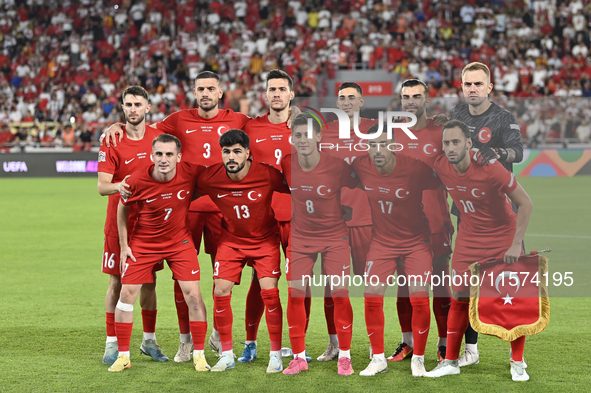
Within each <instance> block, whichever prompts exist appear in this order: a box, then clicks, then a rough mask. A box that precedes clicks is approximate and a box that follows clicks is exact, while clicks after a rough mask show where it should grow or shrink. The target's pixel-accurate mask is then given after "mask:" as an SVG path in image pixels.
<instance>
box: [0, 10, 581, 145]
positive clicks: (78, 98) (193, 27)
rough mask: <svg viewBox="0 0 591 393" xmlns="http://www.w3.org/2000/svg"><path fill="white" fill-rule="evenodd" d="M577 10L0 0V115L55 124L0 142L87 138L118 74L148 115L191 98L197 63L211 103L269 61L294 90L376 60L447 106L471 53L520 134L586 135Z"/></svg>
mask: <svg viewBox="0 0 591 393" xmlns="http://www.w3.org/2000/svg"><path fill="white" fill-rule="evenodd" d="M590 22H591V4H590V2H589V1H588V0H575V1H565V0H544V1H536V0H531V1H529V2H528V1H519V0H516V1H512V0H506V1H503V0H493V1H490V2H487V1H475V0H472V1H468V2H465V1H458V0H450V1H435V0H432V1H429V0H423V1H417V0H413V1H409V2H401V1H399V0H365V1H364V0H350V1H336V0H290V1H273V2H270V1H268V0H263V1H252V0H248V1H242V0H237V1H229V0H226V1H224V0H214V1H205V0H200V1H190V0H176V1H173V2H172V4H171V2H170V1H168V2H167V1H163V0H152V1H146V2H144V1H132V0H124V1H122V2H118V1H117V2H116V1H110V0H106V1H97V2H94V1H90V0H79V1H69V0H59V1H51V2H49V1H44V0H28V1H16V0H1V1H0V48H1V50H2V51H1V52H0V64H1V69H0V101H1V104H0V124H9V123H10V124H20V123H25V124H27V123H29V124H30V123H31V122H39V123H42V124H43V123H44V122H52V123H54V124H55V123H57V124H56V126H55V127H47V129H45V127H44V126H41V127H36V126H32V127H29V126H27V127H26V128H24V129H16V128H14V127H13V130H12V132H10V131H8V130H7V129H6V127H4V128H3V129H2V131H0V145H4V144H6V143H14V142H15V141H20V143H21V144H31V145H35V144H36V145H51V146H53V145H57V146H62V145H63V146H67V147H68V146H75V147H76V148H77V149H85V148H89V147H90V146H91V144H92V142H95V141H96V140H97V137H98V134H99V133H100V132H101V131H102V129H103V128H104V125H106V124H110V123H113V122H116V121H120V120H121V118H122V112H121V108H120V107H119V105H118V103H119V100H120V97H119V96H120V93H121V92H122V91H123V89H124V88H125V87H126V86H128V85H134V84H137V85H141V86H145V87H146V89H147V90H148V92H149V93H150V98H151V101H152V110H151V113H150V114H149V116H148V121H150V122H154V121H159V120H162V119H163V118H165V117H166V116H167V115H169V114H170V113H172V112H174V111H177V110H179V109H186V108H192V107H194V106H195V104H194V96H193V91H192V89H193V80H194V78H195V76H196V75H197V73H198V72H200V71H204V70H210V71H214V72H216V73H218V74H219V75H221V76H222V78H223V85H224V89H225V94H224V103H223V104H224V106H225V107H229V108H232V109H234V110H236V111H240V112H243V113H245V114H248V115H250V116H256V115H259V114H260V113H261V112H262V111H265V108H266V104H265V101H264V90H265V87H264V80H265V76H266V72H268V70H270V69H274V68H281V69H283V70H285V71H286V72H287V73H288V74H290V75H291V76H292V77H293V79H294V82H295V95H296V97H307V96H312V95H325V94H326V93H327V88H326V86H327V84H326V80H327V79H331V78H334V76H335V72H336V70H338V69H357V70H371V69H386V70H388V71H391V72H393V73H396V74H398V79H399V80H400V81H403V80H405V79H408V78H417V79H420V80H424V81H427V82H428V84H429V87H430V93H431V95H432V97H434V98H437V99H438V100H436V103H435V104H436V105H433V108H432V111H433V112H434V113H436V112H435V111H436V110H442V111H446V112H449V111H451V109H452V108H453V106H454V105H455V104H456V103H457V102H458V100H459V99H460V95H461V88H460V84H461V70H462V68H463V67H464V65H465V64H467V63H468V62H471V61H481V62H484V63H486V64H488V65H489V66H490V68H491V71H493V75H492V78H493V83H494V90H493V99H494V100H498V101H499V102H500V103H501V104H502V105H503V106H505V107H507V108H509V109H511V110H512V111H513V112H514V113H515V114H516V116H517V117H518V120H519V122H520V124H521V125H522V134H523V136H524V138H525V139H526V140H528V141H529V145H530V146H535V145H537V144H539V143H543V142H548V141H550V142H560V143H565V141H578V142H583V143H587V142H588V140H589V135H590V133H591V126H590V125H589V122H588V121H587V120H585V119H586V118H587V117H588V115H589V113H590V112H591V104H590V102H591V101H589V100H587V99H585V98H586V97H591V53H589V48H590V43H591V41H590V32H589V24H590ZM588 55H589V57H588ZM393 79H396V78H393ZM396 93H398V90H397V91H396ZM67 123H70V124H71V123H73V124H74V129H72V128H71V127H62V126H61V125H62V124H67Z"/></svg>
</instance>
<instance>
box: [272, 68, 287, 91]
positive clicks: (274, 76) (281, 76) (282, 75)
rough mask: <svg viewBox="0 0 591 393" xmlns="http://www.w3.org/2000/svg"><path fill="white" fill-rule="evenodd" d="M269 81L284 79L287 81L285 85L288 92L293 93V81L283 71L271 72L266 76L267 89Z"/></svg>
mask: <svg viewBox="0 0 591 393" xmlns="http://www.w3.org/2000/svg"><path fill="white" fill-rule="evenodd" d="M271 79H285V80H286V81H287V85H288V86H289V90H290V91H293V79H291V76H289V74H288V73H287V72H285V71H282V70H271V71H269V73H268V74H267V87H269V81H270V80H271Z"/></svg>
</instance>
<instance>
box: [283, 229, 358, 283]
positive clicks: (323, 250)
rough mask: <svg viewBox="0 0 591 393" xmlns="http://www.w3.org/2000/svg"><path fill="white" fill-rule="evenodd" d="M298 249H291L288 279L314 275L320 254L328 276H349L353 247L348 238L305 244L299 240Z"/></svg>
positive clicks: (287, 268)
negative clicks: (320, 243) (318, 243)
mask: <svg viewBox="0 0 591 393" xmlns="http://www.w3.org/2000/svg"><path fill="white" fill-rule="evenodd" d="M297 243H298V244H297V250H296V247H293V248H292V250H291V260H290V262H289V264H287V263H286V265H285V275H286V278H287V281H291V280H301V279H302V276H306V275H307V276H310V277H311V276H312V270H313V269H314V263H315V262H316V259H317V258H318V254H320V255H321V256H322V273H323V274H325V275H327V276H348V275H349V273H350V270H351V249H350V248H349V242H348V241H347V238H344V239H341V238H338V239H330V240H327V241H326V242H324V245H322V246H320V245H309V246H308V245H305V244H302V243H305V242H304V240H301V241H300V240H297Z"/></svg>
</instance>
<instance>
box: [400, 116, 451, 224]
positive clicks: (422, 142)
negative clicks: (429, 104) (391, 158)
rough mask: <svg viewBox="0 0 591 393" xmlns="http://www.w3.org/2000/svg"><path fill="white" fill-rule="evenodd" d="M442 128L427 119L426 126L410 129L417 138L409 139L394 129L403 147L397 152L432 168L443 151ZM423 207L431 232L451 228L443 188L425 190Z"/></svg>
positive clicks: (445, 193)
mask: <svg viewBox="0 0 591 393" xmlns="http://www.w3.org/2000/svg"><path fill="white" fill-rule="evenodd" d="M442 128H443V127H442V126H436V125H434V124H433V121H432V120H429V123H428V124H427V127H425V128H422V129H420V130H412V132H413V134H415V136H416V137H417V138H418V139H410V137H409V136H408V135H406V133H405V132H404V131H402V130H399V129H397V130H395V140H396V142H397V143H400V144H402V146H403V149H402V150H401V151H399V152H398V153H397V154H398V155H400V154H404V155H407V156H409V157H412V158H418V159H419V160H421V161H423V162H424V163H426V164H427V165H429V166H430V167H431V168H433V166H434V165H435V160H436V159H437V157H439V156H440V155H441V154H442V153H443V148H442V146H443V142H442V140H443V138H442V136H441V131H442ZM423 209H424V210H425V215H426V216H427V219H428V220H429V227H430V228H431V233H448V232H449V231H450V230H451V228H452V227H453V224H452V222H451V218H450V216H449V204H448V203H447V192H446V191H445V190H425V191H424V192H423Z"/></svg>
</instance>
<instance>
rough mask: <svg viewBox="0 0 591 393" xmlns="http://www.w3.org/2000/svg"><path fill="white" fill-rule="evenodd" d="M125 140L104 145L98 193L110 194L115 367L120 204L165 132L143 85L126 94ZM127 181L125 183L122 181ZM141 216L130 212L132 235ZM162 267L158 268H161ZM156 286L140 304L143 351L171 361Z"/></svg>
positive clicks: (110, 324)
mask: <svg viewBox="0 0 591 393" xmlns="http://www.w3.org/2000/svg"><path fill="white" fill-rule="evenodd" d="M121 97H122V99H123V104H122V108H123V113H124V114H125V126H123V131H124V134H123V139H122V140H121V142H120V145H119V147H117V148H108V147H105V146H101V148H100V149H99V159H98V192H99V194H101V195H103V196H104V195H109V203H108V205H107V219H106V221H105V246H104V250H103V265H102V270H103V273H107V274H108V275H109V289H108V290H107V296H106V299H105V308H106V317H107V318H106V319H107V344H106V349H105V354H104V355H103V363H104V364H109V365H111V364H113V363H114V362H115V360H117V356H118V348H117V335H116V334H115V306H116V305H117V300H119V294H120V292H121V273H120V269H119V253H120V252H121V247H120V246H119V235H118V233H117V205H118V204H119V193H121V194H122V195H123V196H126V197H128V196H129V192H128V190H127V188H126V187H125V182H124V181H123V180H124V179H126V178H128V177H129V175H130V174H131V173H132V172H134V171H135V170H136V169H137V168H140V167H144V166H148V165H150V164H151V161H150V153H151V151H152V140H153V139H154V138H155V137H156V136H157V135H158V134H160V133H161V132H160V131H157V130H154V129H153V128H151V127H146V122H145V115H146V113H148V112H149V111H150V97H149V95H148V92H147V91H146V90H145V89H143V88H142V87H140V86H131V87H128V88H127V89H125V90H124V91H123V94H122V95H121ZM122 181H123V182H122ZM136 214H137V209H136V208H135V207H133V208H132V210H130V217H131V219H130V221H129V223H130V225H129V231H128V232H129V233H131V230H132V229H133V222H134V221H135V217H136ZM161 268H162V265H161V264H160V265H158V266H157V268H156V269H161ZM155 284H156V283H155V282H154V283H153V284H146V285H144V286H142V289H141V293H142V295H141V296H140V305H141V307H142V321H143V325H144V340H143V341H142V345H141V347H140V350H141V351H142V352H143V353H146V354H149V355H150V356H152V358H153V359H154V360H157V361H167V360H168V358H167V357H166V356H164V354H163V353H162V350H161V349H160V347H159V346H158V344H157V342H156V313H157V310H156V288H155Z"/></svg>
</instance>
